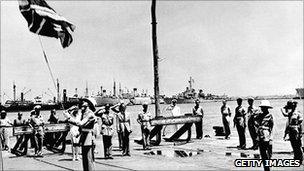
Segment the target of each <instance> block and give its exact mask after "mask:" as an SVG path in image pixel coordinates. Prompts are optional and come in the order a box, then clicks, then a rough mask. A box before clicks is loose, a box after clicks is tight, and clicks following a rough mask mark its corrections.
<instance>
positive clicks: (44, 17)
mask: <svg viewBox="0 0 304 171" xmlns="http://www.w3.org/2000/svg"><path fill="white" fill-rule="evenodd" d="M19 9H20V12H21V14H22V15H23V17H24V18H25V19H26V21H27V23H28V28H29V30H30V31H31V32H33V33H36V34H38V35H42V36H47V37H54V38H57V39H58V38H59V39H60V42H61V45H62V47H63V48H66V47H68V46H69V45H70V44H71V43H72V41H73V38H72V35H71V34H70V31H74V30H75V26H74V25H73V24H71V23H70V22H69V21H68V20H66V19H65V18H64V17H62V16H60V15H58V14H57V13H56V11H55V10H54V9H52V8H51V7H50V6H49V5H48V4H47V3H46V2H45V1H44V0H19Z"/></svg>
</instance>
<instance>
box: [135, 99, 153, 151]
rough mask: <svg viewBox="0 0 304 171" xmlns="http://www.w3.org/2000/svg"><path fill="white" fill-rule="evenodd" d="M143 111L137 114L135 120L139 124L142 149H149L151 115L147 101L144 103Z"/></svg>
mask: <svg viewBox="0 0 304 171" xmlns="http://www.w3.org/2000/svg"><path fill="white" fill-rule="evenodd" d="M142 106H143V111H142V112H141V113H139V114H138V118H137V122H138V123H139V124H140V126H141V135H142V141H143V149H144V150H149V149H150V133H151V124H150V121H151V119H152V115H151V113H150V112H148V103H144V104H143V105H142Z"/></svg>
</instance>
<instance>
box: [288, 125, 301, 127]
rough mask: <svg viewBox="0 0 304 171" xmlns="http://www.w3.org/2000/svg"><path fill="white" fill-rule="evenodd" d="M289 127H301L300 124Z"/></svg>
mask: <svg viewBox="0 0 304 171" xmlns="http://www.w3.org/2000/svg"><path fill="white" fill-rule="evenodd" d="M289 127H299V125H289Z"/></svg>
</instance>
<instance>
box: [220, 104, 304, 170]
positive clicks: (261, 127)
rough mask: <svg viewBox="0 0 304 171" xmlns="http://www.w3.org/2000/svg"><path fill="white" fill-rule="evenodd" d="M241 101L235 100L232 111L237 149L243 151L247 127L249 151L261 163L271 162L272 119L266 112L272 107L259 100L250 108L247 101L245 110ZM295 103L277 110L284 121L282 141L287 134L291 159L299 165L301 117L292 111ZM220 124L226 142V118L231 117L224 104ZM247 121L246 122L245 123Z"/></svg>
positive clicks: (227, 134)
mask: <svg viewBox="0 0 304 171" xmlns="http://www.w3.org/2000/svg"><path fill="white" fill-rule="evenodd" d="M242 101H243V100H242V99H241V98H238V99H237V107H236V108H235V116H234V118H233V122H234V126H236V128H237V132H238V135H239V146H237V147H238V148H239V149H246V137H245V130H246V127H247V125H248V130H249V133H250V136H251V139H252V143H253V146H252V147H251V148H249V149H253V150H257V149H259V150H260V154H261V158H262V160H264V161H265V160H267V159H271V156H272V144H273V142H272V141H273V133H272V132H273V125H274V121H273V116H272V114H271V113H270V112H269V109H272V108H273V107H272V106H271V105H270V102H269V101H268V100H262V101H261V103H260V105H259V108H257V107H255V106H254V105H253V103H254V99H253V98H248V105H249V106H248V108H247V109H246V108H245V107H243V106H242ZM296 108H297V102H296V101H288V102H287V105H286V106H285V107H283V108H282V109H281V111H282V114H283V115H284V116H285V117H287V118H288V120H287V123H286V129H285V135H284V139H285V140H286V134H289V141H290V143H291V146H292V148H293V151H294V159H296V160H299V161H300V163H302V161H303V151H302V143H301V138H302V132H303V130H302V121H303V116H302V114H301V113H300V112H298V111H297V110H296ZM221 113H222V120H223V125H224V130H225V134H226V136H225V137H226V139H229V137H230V134H231V131H230V127H229V117H230V116H231V109H230V107H229V106H227V105H226V101H225V100H224V101H223V105H222V107H221ZM247 119H248V121H247ZM264 168H265V170H269V167H266V166H265V165H264Z"/></svg>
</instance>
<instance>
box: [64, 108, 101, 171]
mask: <svg viewBox="0 0 304 171" xmlns="http://www.w3.org/2000/svg"><path fill="white" fill-rule="evenodd" d="M88 106H89V105H88V103H87V102H83V104H82V106H81V119H80V121H77V120H75V119H74V118H72V117H71V115H70V114H69V113H64V115H65V116H66V117H67V118H68V121H69V122H71V123H74V124H76V125H77V126H79V127H80V140H79V144H80V145H81V154H82V166H83V170H84V171H91V170H95V168H94V129H93V128H94V124H95V120H96V117H95V115H94V113H93V112H92V111H91V110H90V109H89V108H88Z"/></svg>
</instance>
